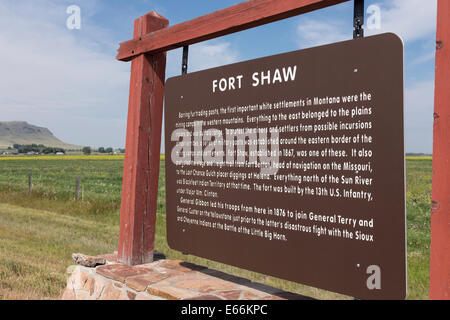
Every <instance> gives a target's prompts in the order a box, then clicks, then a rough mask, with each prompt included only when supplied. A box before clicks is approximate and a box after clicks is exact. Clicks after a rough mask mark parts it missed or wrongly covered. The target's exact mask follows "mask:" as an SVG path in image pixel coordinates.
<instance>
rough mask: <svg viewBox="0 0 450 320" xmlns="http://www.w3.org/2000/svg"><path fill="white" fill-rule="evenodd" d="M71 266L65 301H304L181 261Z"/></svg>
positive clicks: (111, 258)
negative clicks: (89, 266)
mask: <svg viewBox="0 0 450 320" xmlns="http://www.w3.org/2000/svg"><path fill="white" fill-rule="evenodd" d="M98 257H102V258H105V259H106V261H107V264H106V265H103V266H97V267H95V268H88V267H83V266H79V265H77V266H71V267H69V268H68V273H69V274H70V277H69V279H68V280H67V287H66V289H65V290H64V293H63V295H62V297H61V299H62V300H305V299H310V298H307V297H304V296H301V295H298V294H294V293H290V292H285V291H282V290H280V289H276V288H273V287H269V286H266V285H263V284H259V283H255V282H251V281H250V280H247V279H244V278H239V277H235V276H232V275H229V274H226V273H223V272H220V271H217V270H212V269H208V268H206V267H202V266H199V265H194V264H191V263H187V262H183V261H181V260H167V259H162V260H157V261H154V262H152V263H148V264H143V265H139V266H134V267H130V266H127V265H125V264H122V263H118V262H117V256H116V255H114V254H113V255H102V256H98Z"/></svg>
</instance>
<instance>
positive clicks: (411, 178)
mask: <svg viewBox="0 0 450 320" xmlns="http://www.w3.org/2000/svg"><path fill="white" fill-rule="evenodd" d="M406 163H407V170H406V174H407V177H406V190H407V228H408V241H407V243H408V287H409V288H408V299H428V284H429V244H430V195H431V173H432V168H431V159H429V158H408V159H407V162H406ZM122 169H123V156H122V157H121V156H117V157H105V156H101V157H95V156H93V157H83V156H79V157H78V156H73V157H72V156H69V157H67V156H65V157H63V158H54V157H50V158H46V157H42V158H27V160H24V159H13V158H8V159H7V160H4V158H1V159H0V299H57V298H58V297H59V296H60V294H61V292H62V290H63V288H64V287H65V285H66V274H65V271H66V268H67V266H69V265H71V264H72V260H71V254H72V253H73V252H82V253H85V254H92V255H94V254H100V253H110V252H113V251H114V250H116V249H117V239H118V231H119V230H118V225H119V209H120V194H121V184H122ZM29 173H31V175H32V193H31V195H30V196H29V195H28V174H29ZM163 173H164V162H163V161H161V174H160V181H159V182H160V183H159V193H158V213H157V214H158V217H157V230H156V249H157V250H158V251H160V252H162V253H164V254H166V256H167V257H168V258H181V259H184V260H186V261H189V262H194V263H199V264H203V265H206V266H208V267H212V268H216V269H219V270H221V271H224V272H228V273H231V274H235V275H238V276H242V277H247V278H250V279H252V280H254V281H258V282H261V283H266V284H268V285H272V286H275V287H278V288H281V289H284V290H288V291H293V292H298V293H300V294H304V295H307V296H311V297H315V298H320V299H338V298H340V299H346V298H349V297H344V296H341V295H338V294H334V293H331V292H327V291H324V290H319V289H314V288H310V287H306V286H302V285H299V284H296V283H292V282H289V281H284V280H280V279H277V278H274V277H269V276H265V275H262V274H258V273H254V272H250V271H246V270H242V269H239V268H235V267H231V266H227V265H223V264H219V263H216V262H212V261H209V260H205V259H201V258H197V257H193V256H183V255H182V254H181V253H179V252H175V251H172V250H170V249H169V247H168V245H167V242H166V237H165V232H166V230H165V181H164V175H163ZM77 176H80V177H81V188H80V201H75V199H74V197H75V196H74V195H75V183H76V177H77Z"/></svg>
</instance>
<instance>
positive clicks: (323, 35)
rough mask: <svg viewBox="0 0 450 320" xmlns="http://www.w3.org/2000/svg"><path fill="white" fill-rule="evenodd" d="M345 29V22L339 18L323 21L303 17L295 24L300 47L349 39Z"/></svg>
mask: <svg viewBox="0 0 450 320" xmlns="http://www.w3.org/2000/svg"><path fill="white" fill-rule="evenodd" d="M345 31H346V30H345V24H344V23H343V22H342V21H341V20H333V21H330V22H324V21H323V20H320V19H312V18H303V19H301V20H300V22H299V24H298V26H297V34H298V44H299V46H300V47H302V48H308V47H315V46H320V45H324V44H329V43H334V42H339V41H344V40H349V39H350V33H349V32H348V30H347V32H345Z"/></svg>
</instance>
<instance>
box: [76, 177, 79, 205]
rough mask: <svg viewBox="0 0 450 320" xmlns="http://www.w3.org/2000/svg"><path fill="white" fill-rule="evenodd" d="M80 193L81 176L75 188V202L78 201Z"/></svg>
mask: <svg viewBox="0 0 450 320" xmlns="http://www.w3.org/2000/svg"><path fill="white" fill-rule="evenodd" d="M79 191H80V176H78V177H77V185H76V187H75V200H76V201H78V193H79Z"/></svg>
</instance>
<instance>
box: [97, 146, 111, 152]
mask: <svg viewBox="0 0 450 320" xmlns="http://www.w3.org/2000/svg"><path fill="white" fill-rule="evenodd" d="M98 152H99V153H113V152H114V150H113V148H111V147H109V148H104V147H100V148H98Z"/></svg>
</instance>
